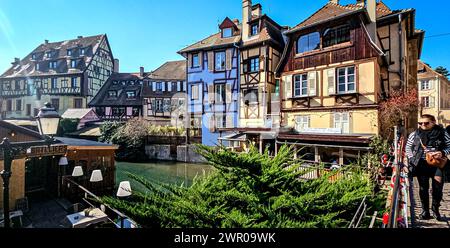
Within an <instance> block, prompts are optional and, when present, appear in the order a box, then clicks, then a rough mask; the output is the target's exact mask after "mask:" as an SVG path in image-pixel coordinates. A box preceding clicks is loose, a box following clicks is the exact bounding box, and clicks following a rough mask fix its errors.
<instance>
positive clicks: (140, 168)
mask: <svg viewBox="0 0 450 248" xmlns="http://www.w3.org/2000/svg"><path fill="white" fill-rule="evenodd" d="M213 170H214V168H213V167H212V166H210V165H207V164H189V163H178V162H155V163H127V162H116V186H119V183H120V182H121V181H130V183H131V188H132V189H133V188H136V189H139V190H144V187H143V186H142V185H140V184H139V183H137V182H135V181H134V180H131V179H130V178H129V177H128V176H127V172H130V173H132V174H135V175H138V176H142V177H144V178H146V179H148V180H149V181H150V182H157V183H169V184H176V185H181V184H183V185H185V186H190V185H192V181H193V179H194V178H195V177H196V176H197V177H201V176H203V175H205V174H206V175H207V174H208V173H210V172H211V171H213Z"/></svg>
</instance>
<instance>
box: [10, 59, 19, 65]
mask: <svg viewBox="0 0 450 248" xmlns="http://www.w3.org/2000/svg"><path fill="white" fill-rule="evenodd" d="M19 63H20V59H19V58H14V62H12V63H11V64H13V65H18V64H19Z"/></svg>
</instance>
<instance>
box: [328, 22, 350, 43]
mask: <svg viewBox="0 0 450 248" xmlns="http://www.w3.org/2000/svg"><path fill="white" fill-rule="evenodd" d="M347 41H350V26H349V25H344V26H340V27H335V28H329V29H327V30H325V32H324V33H323V47H329V46H333V45H336V44H340V43H344V42H347Z"/></svg>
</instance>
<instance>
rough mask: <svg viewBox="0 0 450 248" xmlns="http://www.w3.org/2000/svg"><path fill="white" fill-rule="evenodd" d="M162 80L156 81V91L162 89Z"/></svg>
mask: <svg viewBox="0 0 450 248" xmlns="http://www.w3.org/2000/svg"><path fill="white" fill-rule="evenodd" d="M162 84H163V83H162V82H157V83H156V91H162Z"/></svg>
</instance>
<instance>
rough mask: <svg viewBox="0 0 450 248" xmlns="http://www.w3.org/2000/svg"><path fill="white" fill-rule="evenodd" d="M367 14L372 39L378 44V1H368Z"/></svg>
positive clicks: (368, 28)
mask: <svg viewBox="0 0 450 248" xmlns="http://www.w3.org/2000/svg"><path fill="white" fill-rule="evenodd" d="M366 8H367V13H368V14H369V19H370V24H369V25H367V30H368V31H369V35H370V38H372V41H373V42H377V3H376V0H366Z"/></svg>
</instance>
